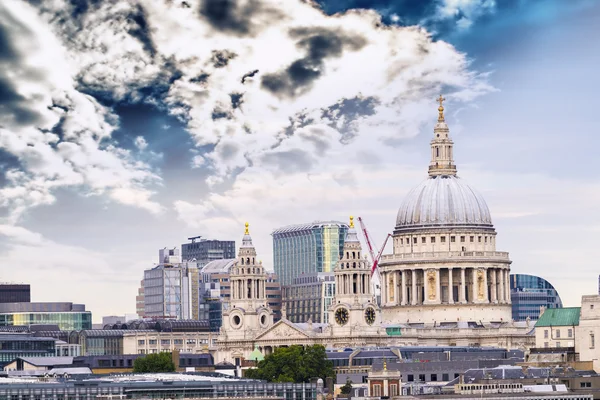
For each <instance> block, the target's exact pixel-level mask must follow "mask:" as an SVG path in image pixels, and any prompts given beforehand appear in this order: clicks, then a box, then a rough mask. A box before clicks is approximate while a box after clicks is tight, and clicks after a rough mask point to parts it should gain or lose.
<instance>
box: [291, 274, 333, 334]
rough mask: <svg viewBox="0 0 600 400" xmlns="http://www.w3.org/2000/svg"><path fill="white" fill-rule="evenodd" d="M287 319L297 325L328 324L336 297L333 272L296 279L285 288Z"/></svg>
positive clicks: (302, 276) (307, 275) (301, 276)
mask: <svg viewBox="0 0 600 400" xmlns="http://www.w3.org/2000/svg"><path fill="white" fill-rule="evenodd" d="M283 296H284V298H283V302H284V304H285V307H286V314H287V319H288V320H290V321H291V322H295V323H304V322H308V320H309V319H310V320H311V321H312V322H322V323H328V322H329V319H328V313H327V310H328V309H329V306H331V303H332V302H333V297H334V296H335V277H334V274H333V272H316V273H312V274H306V275H300V276H298V277H296V278H294V281H293V283H292V284H291V285H289V286H285V287H284V288H283Z"/></svg>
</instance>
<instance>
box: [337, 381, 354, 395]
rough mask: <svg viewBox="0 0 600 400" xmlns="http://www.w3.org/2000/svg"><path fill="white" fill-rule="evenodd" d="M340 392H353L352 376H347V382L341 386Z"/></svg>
mask: <svg viewBox="0 0 600 400" xmlns="http://www.w3.org/2000/svg"><path fill="white" fill-rule="evenodd" d="M340 392H341V393H342V394H346V395H347V394H350V393H352V381H351V380H350V378H346V384H345V385H344V386H342V387H341V388H340Z"/></svg>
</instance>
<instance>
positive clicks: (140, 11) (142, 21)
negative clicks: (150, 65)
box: [127, 4, 156, 57]
mask: <svg viewBox="0 0 600 400" xmlns="http://www.w3.org/2000/svg"><path fill="white" fill-rule="evenodd" d="M127 20H128V21H129V22H130V23H131V25H132V26H131V27H130V28H129V29H128V31H127V33H129V34H130V35H131V36H133V37H134V38H136V39H137V40H139V41H140V43H141V44H142V46H143V47H144V50H145V51H146V52H147V53H148V54H150V55H151V56H152V57H154V56H155V55H156V46H155V44H154V42H153V41H152V33H151V31H150V27H149V26H148V16H147V15H146V10H144V8H143V7H142V5H141V4H137V5H136V6H135V8H134V10H133V12H132V13H131V14H129V15H128V16H127Z"/></svg>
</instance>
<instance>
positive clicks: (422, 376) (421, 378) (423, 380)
mask: <svg viewBox="0 0 600 400" xmlns="http://www.w3.org/2000/svg"><path fill="white" fill-rule="evenodd" d="M419 382H425V374H420V375H419Z"/></svg>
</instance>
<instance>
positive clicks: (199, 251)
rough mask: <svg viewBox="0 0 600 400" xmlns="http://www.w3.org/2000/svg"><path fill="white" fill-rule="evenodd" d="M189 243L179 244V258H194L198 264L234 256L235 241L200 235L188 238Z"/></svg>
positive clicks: (189, 259) (201, 264) (188, 259)
mask: <svg viewBox="0 0 600 400" xmlns="http://www.w3.org/2000/svg"><path fill="white" fill-rule="evenodd" d="M188 240H190V243H184V244H182V245H181V258H182V259H183V260H186V261H192V260H195V262H197V263H198V264H199V265H200V266H203V265H205V264H208V263H209V262H211V261H214V260H222V259H227V258H235V241H233V240H208V239H202V238H201V236H195V237H191V238H188Z"/></svg>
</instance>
